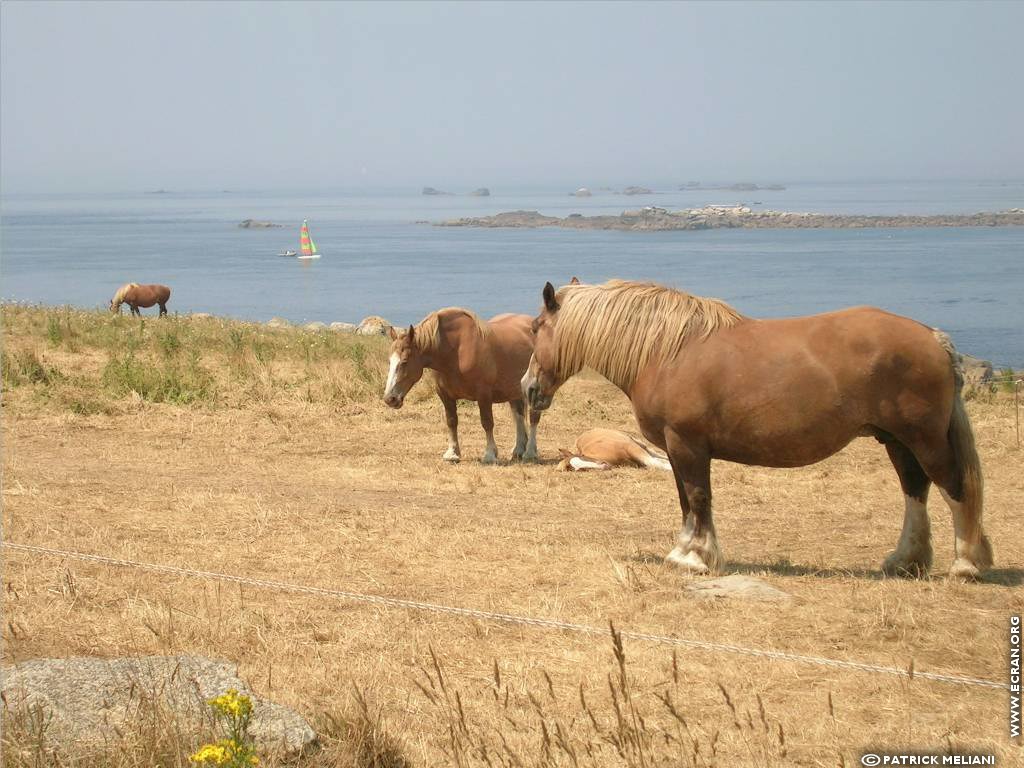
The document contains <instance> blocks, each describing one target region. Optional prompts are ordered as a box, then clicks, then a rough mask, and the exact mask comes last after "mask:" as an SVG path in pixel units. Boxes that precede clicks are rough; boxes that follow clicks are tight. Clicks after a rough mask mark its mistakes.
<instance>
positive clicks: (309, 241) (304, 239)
mask: <svg viewBox="0 0 1024 768" xmlns="http://www.w3.org/2000/svg"><path fill="white" fill-rule="evenodd" d="M299 245H300V246H301V248H302V255H301V256H296V258H298V259H319V258H320V250H319V249H318V248H317V247H316V243H314V242H313V238H312V237H310V236H309V225H308V224H307V223H306V219H303V220H302V229H300V230H299Z"/></svg>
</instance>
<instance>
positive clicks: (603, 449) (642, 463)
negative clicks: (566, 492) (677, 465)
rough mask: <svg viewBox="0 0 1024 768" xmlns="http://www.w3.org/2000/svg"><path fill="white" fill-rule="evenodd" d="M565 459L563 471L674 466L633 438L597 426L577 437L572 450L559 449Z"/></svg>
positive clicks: (668, 469) (559, 467) (562, 463)
mask: <svg viewBox="0 0 1024 768" xmlns="http://www.w3.org/2000/svg"><path fill="white" fill-rule="evenodd" d="M558 452H559V454H561V456H562V460H561V461H560V462H559V463H558V469H560V470H562V471H564V472H585V471H587V470H594V469H597V470H601V469H612V468H613V467H640V468H649V469H663V470H666V471H672V465H671V464H669V461H668V459H667V458H665V457H664V456H659V455H658V454H656V453H655V452H654V451H652V450H651V449H650V447H649V446H647V445H644V444H643V443H642V442H640V441H639V440H637V439H636V438H635V437H633V436H632V435H627V434H626V433H625V432H620V431H619V430H617V429H605V428H603V427H595V428H594V429H588V430H587V431H586V432H584V433H583V434H581V435H580V436H579V437H577V438H576V442H575V443H573V446H572V450H571V451H567V450H565V449H564V448H559V449H558Z"/></svg>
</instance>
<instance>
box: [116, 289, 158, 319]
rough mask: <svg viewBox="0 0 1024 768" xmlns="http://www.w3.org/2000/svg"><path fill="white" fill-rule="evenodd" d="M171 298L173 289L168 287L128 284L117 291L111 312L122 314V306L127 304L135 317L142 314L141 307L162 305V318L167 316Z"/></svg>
mask: <svg viewBox="0 0 1024 768" xmlns="http://www.w3.org/2000/svg"><path fill="white" fill-rule="evenodd" d="M170 298H171V289H170V288H168V287H167V286H166V285H139V284H138V283H126V284H125V285H122V286H121V287H120V288H118V289H117V293H115V294H114V298H113V299H111V300H110V311H111V312H117V313H118V314H121V305H122V304H127V305H128V306H129V307H131V310H132V314H133V315H140V314H142V313H141V312H139V307H152V306H153V305H154V304H159V305H160V317H163V316H164V315H166V314H167V300H168V299H170Z"/></svg>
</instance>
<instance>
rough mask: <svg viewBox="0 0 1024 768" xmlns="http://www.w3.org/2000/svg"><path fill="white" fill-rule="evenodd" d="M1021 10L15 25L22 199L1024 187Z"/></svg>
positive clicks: (375, 15) (510, 9)
mask: <svg viewBox="0 0 1024 768" xmlns="http://www.w3.org/2000/svg"><path fill="white" fill-rule="evenodd" d="M1022 29H1024V2H997V3H964V4H960V3H910V4H900V3H849V4H846V3H843V4H833V3H814V4H791V3H783V4H778V3H768V2H763V3H751V4H746V3H713V4H704V3H668V2H659V3H640V2H631V3H612V2H601V3H553V2H548V3H543V2H530V3H525V2H524V3H470V2H459V3H429V2H414V3H398V2H393V3H387V2H381V3H372V4H362V3H327V2H317V3H301V2H287V3H279V4H278V3H272V2H258V3H246V2H210V3H205V2H204V3H191V2H157V3H147V2H134V3H123V2H114V3H76V2H66V1H65V2H57V3H48V2H25V1H24V0H10V1H8V2H4V3H3V4H2V5H0V187H2V190H3V192H4V193H18V192H75V191H128V190H152V189H159V188H165V189H174V190H182V189H197V190H202V189H217V190H219V189H224V188H229V189H254V190H255V189H276V188H282V187H285V188H292V189H294V188H308V189H316V188H321V189H322V188H343V187H363V186H365V187H398V186H410V187H414V188H419V187H421V186H424V185H430V186H436V187H440V188H454V189H458V190H463V189H471V188H473V187H477V186H489V187H496V186H501V185H509V186H511V185H517V186H541V185H557V184H561V185H565V186H566V187H567V188H569V189H572V188H575V187H576V186H580V185H588V186H599V185H601V184H608V185H623V184H640V185H645V186H657V185H659V184H678V183H682V182H685V181H689V180H702V181H705V182H707V181H721V182H734V181H753V182H761V183H772V182H780V183H785V182H787V181H790V182H793V181H808V180H815V181H818V180H820V181H828V180H835V181H841V180H842V181H849V180H881V179H903V180H918V179H994V180H995V179H1021V178H1024V138H1022V137H1024V98H1022V97H1021V91H1020V88H1021V85H1020V75H1021V73H1022V72H1024V46H1021V44H1020V34H1021V30H1022Z"/></svg>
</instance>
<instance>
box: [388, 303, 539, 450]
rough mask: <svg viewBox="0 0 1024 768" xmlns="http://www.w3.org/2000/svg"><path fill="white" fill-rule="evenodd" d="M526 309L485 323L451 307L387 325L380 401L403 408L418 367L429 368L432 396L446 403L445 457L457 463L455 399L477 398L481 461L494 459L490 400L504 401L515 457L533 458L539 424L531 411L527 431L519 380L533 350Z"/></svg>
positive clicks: (457, 417)
mask: <svg viewBox="0 0 1024 768" xmlns="http://www.w3.org/2000/svg"><path fill="white" fill-rule="evenodd" d="M532 320H533V318H531V317H530V316H529V315H498V316H497V317H494V318H491V319H490V320H489V321H487V322H484V321H483V320H481V319H480V318H479V317H477V316H476V315H475V314H474V313H472V312H470V311H469V310H468V309H459V308H458V307H449V308H448V309H439V310H438V311H437V312H433V313H431V314H429V315H427V317H426V318H424V319H423V321H422V322H421V323H420V324H419V325H417V326H415V327H414V326H411V325H410V326H409V330H408V331H406V332H405V333H402V334H398V333H396V332H395V330H394V329H393V328H392V329H391V338H392V339H393V340H394V341H393V342H392V344H391V366H390V369H389V371H388V381H387V385H386V387H385V389H384V402H385V403H387V404H388V405H390V406H391V407H392V408H401V407H402V403H403V402H404V400H405V396H406V395H407V394H408V392H409V390H410V389H412V387H413V385H414V384H415V383H416V382H417V381H419V380H420V377H421V376H422V375H423V369H424V368H430V369H432V370H433V371H434V375H435V379H436V382H437V394H438V395H439V396H440V398H441V402H442V403H444V411H445V416H446V420H447V422H448V450H447V451H445V453H444V456H443V458H444V460H445V461H459V459H460V458H461V457H462V453H461V450H460V449H459V415H458V412H457V411H456V401H457V400H476V402H477V404H478V405H479V406H480V423H481V424H482V425H483V428H484V432H486V433H487V449H486V451H485V452H484V457H483V462H484V463H485V464H492V463H494V462H495V461H497V459H498V449H497V447H496V446H495V444H494V415H493V414H492V412H491V405H492V403H508V404H509V405H510V406H511V408H512V414H513V416H514V417H515V420H516V447H515V450H513V452H512V458H513V459H527V460H533V459H536V458H537V422H538V421H540V414H539V413H537V412H533V413H531V414H530V431H529V436H527V431H526V406H525V404H524V402H523V390H522V389H521V387H520V380H521V379H522V377H523V374H524V373H526V367H527V365H529V363H530V355H531V354H532V353H533V336H532V335H531V333H530V323H531V322H532Z"/></svg>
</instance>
